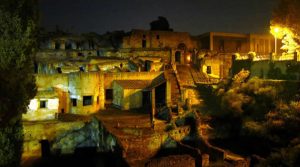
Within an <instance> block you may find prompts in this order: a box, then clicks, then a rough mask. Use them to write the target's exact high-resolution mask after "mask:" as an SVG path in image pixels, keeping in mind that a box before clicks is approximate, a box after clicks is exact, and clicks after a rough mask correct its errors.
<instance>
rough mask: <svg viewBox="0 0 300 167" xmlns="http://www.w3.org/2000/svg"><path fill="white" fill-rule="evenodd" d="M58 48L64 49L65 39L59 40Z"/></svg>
mask: <svg viewBox="0 0 300 167" xmlns="http://www.w3.org/2000/svg"><path fill="white" fill-rule="evenodd" d="M60 49H62V50H65V49H66V41H65V40H61V41H60Z"/></svg>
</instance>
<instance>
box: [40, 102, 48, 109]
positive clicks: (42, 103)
mask: <svg viewBox="0 0 300 167" xmlns="http://www.w3.org/2000/svg"><path fill="white" fill-rule="evenodd" d="M46 104H47V102H46V100H41V101H40V108H46Z"/></svg>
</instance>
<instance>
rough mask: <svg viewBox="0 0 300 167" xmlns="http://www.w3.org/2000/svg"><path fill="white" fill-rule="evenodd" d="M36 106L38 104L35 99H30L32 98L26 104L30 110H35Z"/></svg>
mask: <svg viewBox="0 0 300 167" xmlns="http://www.w3.org/2000/svg"><path fill="white" fill-rule="evenodd" d="M38 107H39V105H38V101H37V99H32V100H30V103H29V105H28V108H29V109H30V110H37V109H38Z"/></svg>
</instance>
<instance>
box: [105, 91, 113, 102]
mask: <svg viewBox="0 0 300 167" xmlns="http://www.w3.org/2000/svg"><path fill="white" fill-rule="evenodd" d="M112 99H113V90H112V89H106V90H105V100H112Z"/></svg>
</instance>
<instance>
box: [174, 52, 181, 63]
mask: <svg viewBox="0 0 300 167" xmlns="http://www.w3.org/2000/svg"><path fill="white" fill-rule="evenodd" d="M180 59H181V52H180V51H176V52H175V62H176V63H180Z"/></svg>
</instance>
